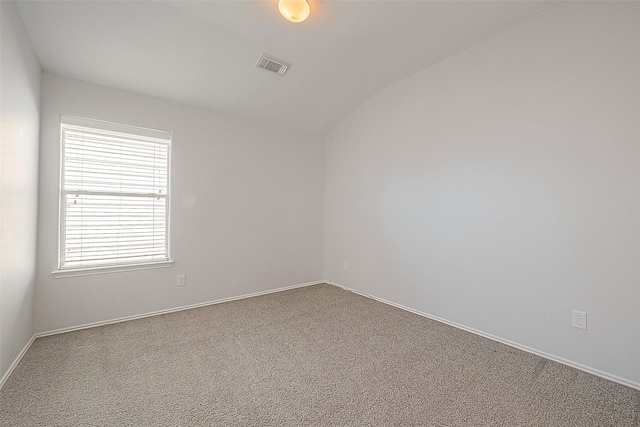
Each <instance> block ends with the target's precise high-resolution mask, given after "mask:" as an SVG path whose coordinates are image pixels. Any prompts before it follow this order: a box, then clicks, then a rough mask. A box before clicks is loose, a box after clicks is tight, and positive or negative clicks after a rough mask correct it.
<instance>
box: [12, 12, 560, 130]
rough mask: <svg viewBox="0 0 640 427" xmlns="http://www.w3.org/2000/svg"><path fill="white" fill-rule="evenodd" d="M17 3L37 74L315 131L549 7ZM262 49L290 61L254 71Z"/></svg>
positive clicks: (327, 127)
mask: <svg viewBox="0 0 640 427" xmlns="http://www.w3.org/2000/svg"><path fill="white" fill-rule="evenodd" d="M276 3H277V1H276V0H270V1H266V0H265V1H241V0H236V1H130V2H129V1H90V2H84V1H56V0H53V1H20V2H19V3H18V6H19V9H20V12H21V14H22V17H23V19H24V22H25V25H26V27H27V32H28V33H29V36H30V38H31V41H32V43H33V46H34V48H35V51H36V54H37V56H38V59H39V61H40V64H41V66H42V68H43V69H44V70H45V71H48V72H51V73H55V74H59V75H63V76H68V77H72V78H76V79H80V80H85V81H89V82H93V83H97V84H101V85H105V86H111V87H115V88H119V89H125V90H130V91H134V92H138V93H142V94H146V95H151V96H156V97H160V98H165V99H169V100H174V101H179V102H183V103H187V104H192V105H196V106H201V107H205V108H210V109H214V110H217V111H221V112H224V113H229V114H234V115H238V116H242V117H247V118H251V119H255V120H259V121H264V122H269V123H273V124H278V125H283V126H287V127H292V128H296V129H300V130H303V131H307V132H311V133H316V134H325V133H327V132H328V131H330V130H331V129H332V128H333V127H334V126H336V125H337V124H338V123H339V122H340V121H342V120H343V119H344V118H345V117H347V116H348V115H349V114H350V113H351V112H352V111H353V110H354V109H355V108H357V107H358V106H359V105H360V104H361V103H362V102H364V101H365V100H366V99H367V98H369V97H370V96H371V95H373V94H374V93H376V92H377V91H379V90H380V89H382V88H384V87H386V86H388V85H390V84H392V83H394V82H396V81H398V80H400V79H402V78H404V77H407V76H409V75H411V74H413V73H415V72H417V71H419V70H421V69H423V68H425V67H428V66H430V65H433V64H434V63H436V62H438V61H441V60H443V59H445V58H447V57H448V56H451V55H454V54H455V53H457V52H459V51H461V50H464V49H466V48H469V47H470V46H473V45H474V44H477V43H479V42H481V41H482V40H484V39H486V38H488V37H491V36H492V35H494V34H497V33H499V32H501V31H504V30H506V29H507V28H509V27H512V26H514V25H517V24H518V23H519V22H522V21H525V20H527V19H529V18H531V17H533V16H535V15H537V14H540V13H543V12H544V11H545V10H547V9H549V8H551V7H554V6H555V5H557V4H558V3H557V2H545V1H397V0H396V1H392V0H389V1H330V0H310V4H311V8H312V12H311V16H310V17H309V19H308V20H307V21H305V22H303V23H300V24H293V23H290V22H288V21H286V20H284V19H283V18H282V17H281V16H280V15H279V13H278V9H277V7H276ZM262 52H266V53H268V54H271V55H273V56H275V57H277V58H280V59H282V60H284V61H287V62H289V63H290V64H291V67H290V69H289V71H288V72H287V73H286V75H285V76H279V75H277V74H274V73H270V72H268V71H265V70H262V69H258V68H255V63H256V61H257V59H258V57H259V56H260V54H261V53H262Z"/></svg>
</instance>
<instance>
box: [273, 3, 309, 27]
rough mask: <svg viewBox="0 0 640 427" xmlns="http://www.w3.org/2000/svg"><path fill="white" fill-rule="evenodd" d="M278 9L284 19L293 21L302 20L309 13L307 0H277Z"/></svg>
mask: <svg viewBox="0 0 640 427" xmlns="http://www.w3.org/2000/svg"><path fill="white" fill-rule="evenodd" d="M278 10H279V11H280V14H281V15H282V16H283V17H284V19H286V20H287V21H291V22H295V23H298V22H302V21H304V20H305V19H307V18H308V17H309V13H311V8H310V7H309V3H307V0H278Z"/></svg>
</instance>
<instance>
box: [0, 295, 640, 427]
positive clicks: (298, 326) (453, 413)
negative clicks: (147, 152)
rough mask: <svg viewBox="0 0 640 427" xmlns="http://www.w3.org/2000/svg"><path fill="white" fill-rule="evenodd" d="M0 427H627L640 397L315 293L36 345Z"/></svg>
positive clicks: (3, 396) (348, 298)
mask: <svg viewBox="0 0 640 427" xmlns="http://www.w3.org/2000/svg"><path fill="white" fill-rule="evenodd" d="M0 423H1V425H2V426H12V427H14V426H15V427H18V426H49V427H52V426H83V427H88V426H580V427H583V426H617V427H621V426H639V425H640V392H639V391H636V390H633V389H631V388H628V387H624V386H622V385H619V384H616V383H613V382H610V381H607V380H604V379H601V378H598V377H595V376H592V375H589V374H586V373H583V372H581V371H577V370H575V369H572V368H569V367H566V366H563V365H560V364H557V363H554V362H551V361H548V360H546V359H542V358H540V357H537V356H534V355H531V354H528V353H524V352H522V351H519V350H516V349H513V348H511V347H507V346H504V345H502V344H498V343H496V342H493V341H490V340H487V339H484V338H481V337H478V336H475V335H473V334H470V333H467V332H464V331H460V330H457V329H455V328H452V327H450V326H446V325H443V324H440V323H438V322H434V321H431V320H428V319H425V318H422V317H419V316H416V315H413V314H410V313H407V312H404V311H402V310H399V309H396V308H393V307H390V306H387V305H384V304H381V303H378V302H376V301H372V300H369V299H367V298H364V297H362V296H359V295H356V294H353V293H350V292H346V291H343V290H341V289H338V288H335V287H332V286H329V285H318V286H312V287H307V288H300V289H296V290H291V291H286V292H281V293H277V294H271V295H266V296H261V297H256V298H250V299H245V300H241V301H235V302H229V303H225V304H220V305H214V306H209V307H204V308H199V309H194V310H188V311H182V312H178V313H172V314H167V315H162V316H156V317H151V318H147V319H141V320H135V321H130V322H124V323H119V324H114V325H109V326H103V327H99V328H93V329H87V330H83V331H77V332H70V333H66V334H60V335H54V336H50V337H45V338H39V339H37V340H36V341H35V343H34V344H33V345H32V347H31V349H30V350H29V351H28V352H27V354H26V355H25V357H24V358H23V360H22V362H21V363H20V364H19V366H18V367H17V368H16V370H15V371H14V373H13V375H12V376H11V377H10V378H9V380H8V381H7V383H6V384H5V386H4V387H3V389H2V391H1V392H0Z"/></svg>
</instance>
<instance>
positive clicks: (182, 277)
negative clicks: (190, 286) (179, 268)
mask: <svg viewBox="0 0 640 427" xmlns="http://www.w3.org/2000/svg"><path fill="white" fill-rule="evenodd" d="M186 285H187V275H186V274H178V282H177V283H176V286H186Z"/></svg>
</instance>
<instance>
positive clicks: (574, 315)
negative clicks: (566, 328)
mask: <svg viewBox="0 0 640 427" xmlns="http://www.w3.org/2000/svg"><path fill="white" fill-rule="evenodd" d="M571 326H573V327H574V328H578V329H587V313H586V312H584V311H578V310H572V311H571Z"/></svg>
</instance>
